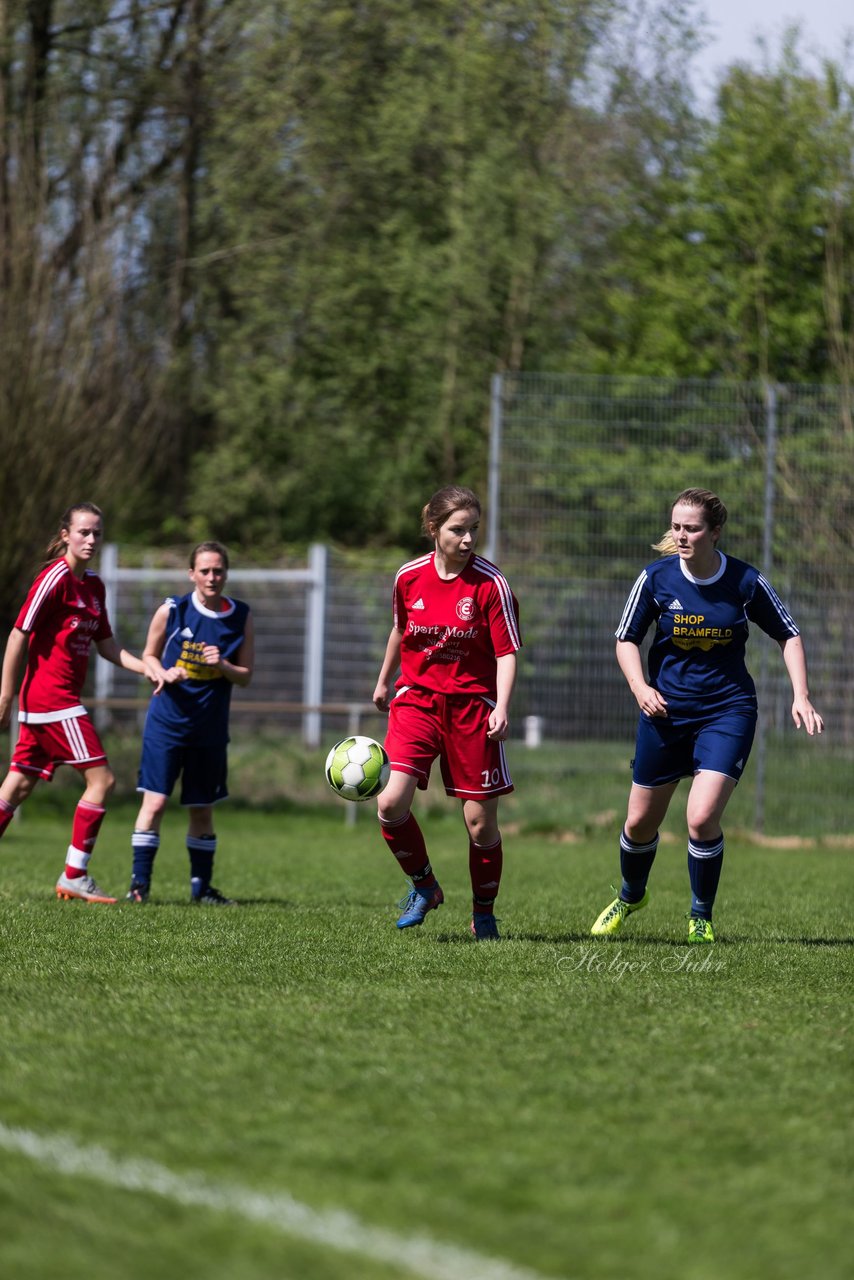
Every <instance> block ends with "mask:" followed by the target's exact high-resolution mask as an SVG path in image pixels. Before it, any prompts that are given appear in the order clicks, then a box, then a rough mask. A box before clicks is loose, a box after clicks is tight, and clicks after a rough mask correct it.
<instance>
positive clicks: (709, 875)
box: [688, 835, 724, 920]
mask: <svg viewBox="0 0 854 1280" xmlns="http://www.w3.org/2000/svg"><path fill="white" fill-rule="evenodd" d="M723 862H724V838H723V836H722V835H720V836H715V838H714V840H690V839H689V841H688V876H689V878H690V880H691V915H692V916H699V917H701V918H702V919H703V920H711V918H712V908H713V907H714V905H715V895H716V894H717V891H718V882H719V881H720V878H721V868H722V867H723Z"/></svg>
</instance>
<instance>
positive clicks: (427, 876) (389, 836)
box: [380, 811, 436, 889]
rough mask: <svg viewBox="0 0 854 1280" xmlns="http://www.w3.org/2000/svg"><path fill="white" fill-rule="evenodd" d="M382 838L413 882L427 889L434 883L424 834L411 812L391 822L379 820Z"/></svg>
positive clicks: (434, 878)
mask: <svg viewBox="0 0 854 1280" xmlns="http://www.w3.org/2000/svg"><path fill="white" fill-rule="evenodd" d="M380 830H381V831H382V833H383V839H384V840H385V842H386V844H387V845H388V847H389V849H391V851H392V853H393V854H394V856H395V857H396V858H397V860H398V862H399V863H400V869H401V871H402V872H403V874H404V875H406V876H409V878H410V880H412V882H413V884H417V885H418V886H419V887H422V886H423V887H424V888H425V889H429V888H430V886H431V885H434V884H435V883H436V877H435V876H434V875H433V868H432V867H431V866H430V859H429V858H428V857H427V846H426V844H425V843H424V834H423V832H422V830H421V828H420V827H419V825H418V822H417V820H416V819H415V818H414V817H413V815H412V812H411V811H410V812H409V813H407V814H406V815H405V816H404V817H403V818H397V819H396V820H394V821H392V822H388V821H386V822H383V821H382V820H381V821H380Z"/></svg>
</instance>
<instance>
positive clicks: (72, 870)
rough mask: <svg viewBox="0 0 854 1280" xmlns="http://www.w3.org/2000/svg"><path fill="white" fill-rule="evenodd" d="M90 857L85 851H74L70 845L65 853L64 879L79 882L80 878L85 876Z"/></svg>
mask: <svg viewBox="0 0 854 1280" xmlns="http://www.w3.org/2000/svg"><path fill="white" fill-rule="evenodd" d="M91 856H92V855H91V854H90V853H87V852H86V850H85V849H75V847H74V845H73V844H70V845H69V846H68V848H67V850H66V852H65V874H66V877H67V878H68V879H69V880H79V879H80V877H81V876H85V874H86V868H87V867H88V866H89V859H90V858H91Z"/></svg>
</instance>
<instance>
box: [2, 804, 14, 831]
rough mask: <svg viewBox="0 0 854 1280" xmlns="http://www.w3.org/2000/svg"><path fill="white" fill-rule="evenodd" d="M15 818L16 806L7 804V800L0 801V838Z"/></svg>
mask: <svg viewBox="0 0 854 1280" xmlns="http://www.w3.org/2000/svg"><path fill="white" fill-rule="evenodd" d="M14 816H15V806H14V805H12V804H7V803H6V801H5V800H0V836H2V834H3V832H4V831H5V830H6V828H7V827H8V825H9V823H10V822H11V821H12V819H13V818H14Z"/></svg>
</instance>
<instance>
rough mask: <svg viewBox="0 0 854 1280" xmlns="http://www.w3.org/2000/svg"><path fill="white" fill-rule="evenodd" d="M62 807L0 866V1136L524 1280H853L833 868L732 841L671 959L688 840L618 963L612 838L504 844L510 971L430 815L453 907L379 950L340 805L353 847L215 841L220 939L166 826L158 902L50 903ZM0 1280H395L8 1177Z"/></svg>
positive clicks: (389, 866)
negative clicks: (203, 1186) (482, 935)
mask: <svg viewBox="0 0 854 1280" xmlns="http://www.w3.org/2000/svg"><path fill="white" fill-rule="evenodd" d="M59 794H60V792H56V793H55V795H54V796H53V797H51V796H50V793H48V792H46V793H45V796H44V798H42V797H41V796H37V797H35V798H34V799H33V800H32V801H31V802H30V803H29V805H28V807H27V809H26V810H25V811H24V814H23V817H22V819H21V821H20V822H19V823H16V824H15V825H14V826H13V828H12V829H11V830H10V832H9V833H7V836H6V837H5V838H4V840H3V843H2V846H0V946H2V952H0V978H2V991H0V1000H2V1006H0V1007H2V1017H1V1018H0V1029H2V1036H0V1123H2V1124H3V1125H5V1126H8V1127H19V1128H21V1129H24V1130H27V1131H29V1132H33V1133H36V1134H38V1135H41V1136H45V1137H50V1136H51V1135H62V1136H65V1137H68V1138H70V1139H73V1140H74V1142H75V1143H77V1144H80V1145H83V1146H87V1145H90V1144H98V1145H99V1146H101V1147H102V1148H104V1149H105V1150H106V1151H107V1152H109V1153H110V1155H111V1156H113V1157H114V1158H115V1159H116V1160H120V1161H133V1160H139V1159H148V1160H152V1161H156V1162H157V1163H158V1164H159V1165H162V1166H166V1167H167V1168H168V1169H169V1170H171V1171H172V1172H173V1173H174V1174H176V1175H182V1176H184V1177H190V1176H191V1175H194V1174H198V1173H202V1174H204V1175H205V1176H206V1177H207V1178H208V1179H210V1180H211V1182H212V1184H215V1185H221V1184H234V1185H236V1186H239V1187H240V1188H243V1189H245V1190H251V1191H255V1192H258V1193H264V1194H269V1195H284V1194H290V1195H291V1196H294V1197H295V1198H296V1199H297V1200H299V1201H301V1202H302V1203H304V1204H306V1205H309V1206H311V1207H313V1208H315V1209H318V1210H321V1209H343V1210H347V1211H349V1212H351V1213H353V1214H355V1215H357V1216H358V1217H359V1218H360V1219H361V1220H362V1221H363V1222H364V1223H366V1224H370V1225H373V1226H376V1227H381V1228H384V1229H386V1230H388V1231H391V1232H395V1233H399V1234H401V1235H404V1236H405V1235H406V1234H407V1233H409V1232H411V1231H414V1232H417V1233H418V1234H419V1235H424V1236H428V1237H431V1238H433V1239H434V1240H437V1241H439V1242H443V1243H445V1244H447V1245H449V1246H453V1245H455V1246H459V1247H461V1248H466V1249H470V1250H474V1251H475V1252H477V1253H479V1254H483V1255H487V1256H489V1257H494V1258H502V1259H505V1260H506V1261H507V1262H512V1263H515V1264H516V1265H517V1266H519V1267H527V1268H529V1269H531V1270H533V1271H535V1272H540V1273H542V1274H543V1275H546V1276H553V1277H567V1278H570V1277H572V1278H575V1277H577V1278H579V1280H600V1278H605V1277H624V1276H626V1275H630V1276H632V1277H638V1278H639V1280H645V1278H646V1277H649V1278H650V1280H652V1278H653V1277H656V1278H658V1280H662V1278H663V1280H668V1278H669V1277H674V1278H675V1277H680V1280H706V1278H707V1277H708V1278H709V1280H711V1277H720V1276H726V1277H727V1280H740V1278H741V1277H744V1278H745V1280H747V1278H748V1277H749V1278H750V1280H753V1278H754V1277H755V1276H757V1275H763V1274H764V1275H768V1276H773V1277H774V1278H775V1280H786V1278H787V1277H792V1278H793V1280H794V1277H798V1278H799V1280H801V1278H802V1277H803V1276H818V1275H820V1276H822V1277H823V1278H824V1280H833V1278H834V1277H837V1276H838V1277H842V1276H843V1275H847V1274H848V1273H849V1268H850V1247H849V1243H848V1226H849V1219H850V1203H851V1192H852V1186H851V1160H850V1132H849V1128H850V1121H851V1111H852V1107H851V1089H850V1083H851V1069H850V1061H851V1053H850V1040H849V1039H848V1033H849V1028H850V1022H851V1001H850V992H851V980H852V930H851V924H850V905H849V904H850V900H851V884H852V862H851V856H850V854H849V853H847V852H844V851H840V850H833V849H829V848H823V847H816V848H811V849H809V850H808V851H806V852H803V851H796V850H774V851H770V850H766V849H761V848H759V847H757V846H755V845H752V844H750V843H748V842H746V841H739V840H737V839H730V840H729V841H728V849H727V862H726V866H725V869H724V877H723V882H722V887H721V893H720V896H719V901H718V908H717V911H716V930H717V933H718V936H719V938H720V941H719V943H718V944H717V945H716V946H715V947H714V948H713V949H712V950H711V952H709V953H708V954H705V953H704V954H701V955H699V956H698V955H697V954H696V952H695V951H694V950H690V951H689V950H688V949H687V948H686V947H685V945H684V937H685V931H686V921H685V911H686V907H687V871H686V868H685V852H684V848H683V846H682V844H681V841H674V842H672V843H669V844H665V845H663V846H662V849H661V851H660V854H659V858H658V862H657V865H656V868H655V872H654V879H653V883H652V889H653V897H652V902H651V904H650V907H649V908H648V909H647V910H646V911H644V912H643V913H642V914H641V915H639V916H637V917H636V918H635V919H633V920H632V921H631V923H630V925H629V926H628V927H627V934H626V937H625V939H624V940H619V941H618V942H614V943H597V944H595V945H594V943H593V942H592V940H591V939H589V937H588V930H589V926H590V924H591V922H592V920H593V918H594V917H595V915H596V914H597V913H598V911H599V910H600V908H601V907H602V906H603V905H605V903H606V901H607V900H608V896H609V892H610V890H609V885H610V883H611V882H612V881H613V880H614V878H615V875H616V852H615V845H614V830H615V829H616V828H614V827H613V826H612V829H608V830H606V829H605V828H606V826H607V820H606V819H604V818H602V819H601V822H602V828H601V829H599V828H598V827H597V821H599V820H598V819H596V820H593V821H591V822H590V823H589V824H588V830H587V835H586V836H585V838H584V839H580V840H576V842H574V843H572V842H568V841H567V840H565V839H562V838H560V837H559V836H551V835H548V834H543V835H537V834H532V833H530V832H529V833H528V834H525V833H524V831H523V833H522V834H519V835H518V836H515V837H511V838H509V839H508V840H507V858H506V871H505V881H504V888H503V891H502V898H501V902H500V908H501V909H500V911H499V916H500V917H501V927H502V932H503V934H504V938H503V940H502V942H501V943H500V944H485V945H477V944H475V943H474V942H472V941H471V940H470V938H469V936H468V932H467V923H468V914H467V902H468V892H467V884H466V881H467V868H466V854H465V844H464V842H463V840H462V839H461V826H460V823H459V821H458V819H457V817H456V814H455V813H453V812H452V811H451V810H450V808H449V807H448V806H445V807H444V808H443V809H441V808H439V807H438V806H434V807H433V808H431V809H430V810H429V813H428V814H427V816H426V817H425V829H426V831H427V835H428V839H429V843H430V848H431V853H432V856H433V861H434V864H435V865H436V868H437V871H438V873H439V875H440V877H441V880H442V883H443V887H444V888H445V892H446V899H447V902H446V905H445V906H444V907H443V908H442V909H441V910H440V911H438V912H436V913H435V914H433V915H432V916H431V917H430V918H429V919H428V921H427V923H426V924H425V925H424V927H423V928H422V929H420V930H410V931H406V932H404V933H399V932H398V931H397V930H396V929H395V928H394V920H395V917H396V912H395V902H396V899H397V898H398V897H399V896H400V893H401V891H402V888H403V881H402V879H401V878H400V876H399V873H398V872H397V870H396V868H395V867H394V865H393V862H392V860H391V859H390V857H389V855H388V853H387V852H386V850H385V849H384V847H383V846H382V842H381V841H380V839H379V837H378V835H377V832H376V829H375V825H374V821H373V820H372V819H371V817H370V815H369V814H368V813H367V812H366V810H367V806H366V807H365V808H364V809H362V810H360V818H359V821H358V822H357V824H356V825H355V826H354V827H347V826H346V825H345V823H344V820H343V814H344V812H345V811H344V808H343V805H342V804H340V803H336V806H335V808H333V809H331V810H328V811H320V810H318V811H313V812H312V811H299V810H297V809H295V808H291V809H288V810H284V811H280V812H276V811H269V812H258V811H251V810H246V809H244V810H241V809H239V808H237V807H236V806H233V807H228V806H226V807H225V808H223V809H222V810H221V811H220V815H219V826H220V854H219V856H218V870H217V876H216V882H217V883H218V884H219V886H220V887H221V888H222V889H223V890H225V891H226V892H228V893H231V894H234V895H236V896H238V897H239V898H240V899H241V900H242V902H243V904H244V905H242V906H241V907H240V908H239V909H236V910H219V911H218V910H199V909H192V908H190V907H188V906H187V905H186V903H185V898H186V893H187V887H186V870H185V862H186V854H185V853H184V851H183V821H182V816H181V814H180V813H179V812H177V811H175V810H170V813H169V815H168V818H167V822H166V824H165V827H164V840H163V846H162V849H161V853H160V855H159V859H158V866H157V872H156V880H155V899H156V900H155V901H153V902H151V903H150V904H149V905H148V906H146V907H142V908H139V907H131V906H129V905H125V904H123V905H120V906H116V907H110V908H108V907H87V906H84V905H82V904H75V903H59V902H57V901H55V900H54V899H53V898H52V896H51V892H52V884H53V881H54V880H55V878H56V875H57V874H58V871H59V868H60V864H61V855H62V850H63V849H64V846H65V843H66V842H67V838H68V826H69V822H70V804H69V803H66V804H63V806H62V812H57V807H56V797H57V796H58V795H59ZM64 794H65V800H66V801H68V800H69V797H68V795H67V793H64ZM132 819H133V809H132V807H130V806H121V805H118V806H114V807H113V808H112V809H111V810H110V813H109V814H108V817H107V821H106V823H105V827H104V831H103V833H102V836H101V839H100V842H99V847H98V850H97V853H96V858H95V860H94V861H93V871H95V872H96V874H97V876H98V879H99V880H100V881H101V883H102V884H103V885H104V886H105V887H109V888H112V889H114V890H115V891H118V890H121V889H123V888H124V887H126V882H127V878H128V864H129V854H128V851H127V850H128V835H129V829H130V825H131V822H132ZM531 821H533V817H532V818H531ZM775 891H776V892H779V900H774V899H773V898H772V895H773V894H774V893H775ZM0 1272H2V1274H4V1275H8V1276H10V1277H14V1278H15V1280H50V1278H52V1277H57V1278H59V1277H63V1280H76V1278H77V1277H80V1278H81V1280H82V1278H83V1277H86V1278H87V1280H101V1278H103V1280H107V1278H110V1280H114V1278H115V1277H117V1276H119V1277H128V1278H129V1280H131V1278H132V1280H148V1278H149V1277H151V1278H152V1280H154V1278H155V1277H156V1278H157V1280H171V1278H172V1277H175V1278H176V1280H178V1278H179V1277H180V1278H181V1280H184V1278H185V1277H193V1278H194V1277H197V1276H198V1277H200V1278H201V1277H206V1278H208V1280H211V1278H213V1280H218V1278H219V1277H222V1278H223V1280H224V1278H225V1277H229V1280H232V1278H233V1277H235V1276H239V1277H240V1280H268V1278H269V1280H274V1278H275V1280H290V1278H291V1277H293V1280H344V1278H345V1277H347V1278H348V1280H350V1278H356V1280H362V1278H367V1280H393V1277H395V1276H404V1275H406V1274H408V1272H407V1271H406V1270H405V1269H404V1268H403V1267H399V1266H394V1265H390V1264H386V1263H381V1262H378V1261H374V1260H372V1259H371V1258H370V1257H365V1256H360V1255H359V1254H358V1253H356V1254H345V1253H340V1252H336V1251H335V1250H334V1249H331V1248H329V1247H325V1246H323V1245H321V1244H314V1243H310V1242H309V1241H307V1240H304V1239H299V1238H296V1237H295V1236H293V1235H288V1234H287V1233H286V1232H282V1231H278V1230H276V1229H275V1227H274V1226H272V1225H264V1224H263V1223H253V1222H251V1221H248V1220H247V1219H246V1218H245V1217H244V1216H241V1214H239V1213H234V1214H231V1213H229V1212H227V1211H222V1210H220V1211H217V1212H215V1211H213V1210H209V1209H205V1208H203V1207H186V1206H183V1205H181V1204H180V1203H176V1202H175V1200H174V1199H170V1198H168V1197H160V1196H157V1195H154V1194H152V1192H151V1191H150V1190H145V1189H142V1190H137V1191H130V1190H127V1189H124V1188H122V1187H120V1186H115V1185H110V1183H109V1180H108V1181H106V1182H105V1181H98V1180H95V1179H94V1178H91V1177H89V1176H87V1175H86V1174H85V1173H84V1172H80V1173H77V1174H75V1175H73V1176H72V1175H70V1174H68V1173H62V1172H60V1171H59V1170H58V1169H56V1168H51V1167H50V1166H49V1164H48V1165H45V1164H42V1163H39V1162H36V1161H32V1160H30V1159H29V1158H27V1157H26V1156H23V1155H19V1154H15V1153H10V1152H9V1151H7V1150H6V1151H2V1153H0ZM471 1274H472V1276H474V1275H475V1274H476V1273H475V1271H474V1270H473V1271H472V1273H471ZM483 1274H484V1276H486V1275H491V1274H493V1273H492V1272H490V1271H489V1270H488V1269H484V1272H483Z"/></svg>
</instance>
